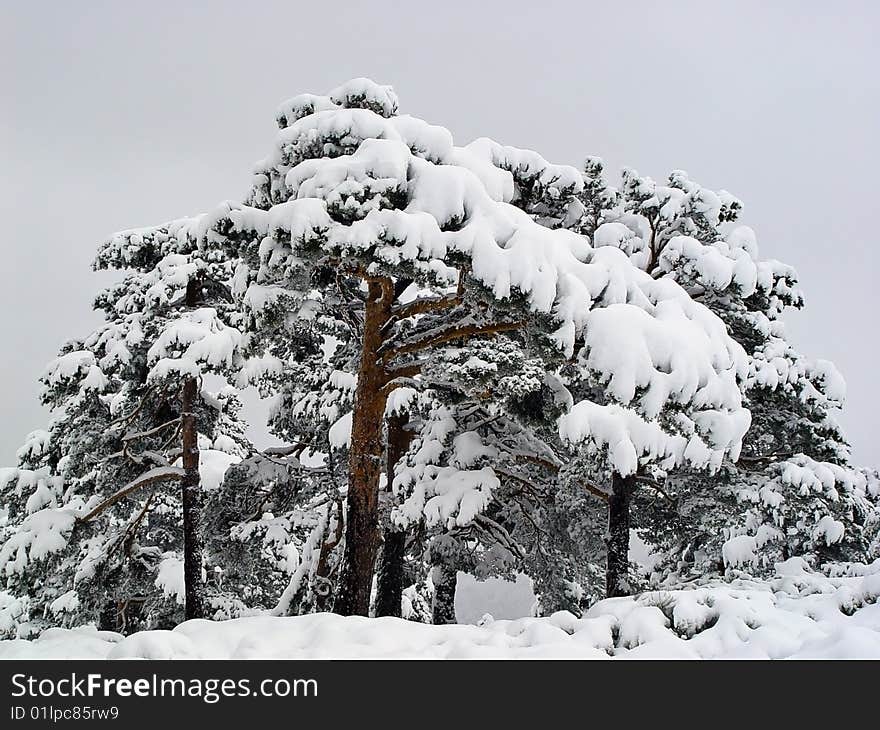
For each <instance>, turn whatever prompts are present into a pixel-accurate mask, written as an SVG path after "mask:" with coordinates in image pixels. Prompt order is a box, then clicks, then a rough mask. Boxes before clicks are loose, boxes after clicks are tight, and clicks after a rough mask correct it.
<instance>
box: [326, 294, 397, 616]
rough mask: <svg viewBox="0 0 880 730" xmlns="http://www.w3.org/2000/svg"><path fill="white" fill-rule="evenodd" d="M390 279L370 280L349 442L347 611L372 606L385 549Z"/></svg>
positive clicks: (339, 605)
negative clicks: (385, 351) (385, 354)
mask: <svg viewBox="0 0 880 730" xmlns="http://www.w3.org/2000/svg"><path fill="white" fill-rule="evenodd" d="M393 297H394V288H393V284H392V282H391V280H390V279H381V280H372V281H370V282H369V286H368V293H367V301H366V305H365V311H364V335H363V350H362V352H361V363H360V368H359V370H358V384H357V390H356V391H355V399H354V411H353V413H352V424H351V445H350V448H349V459H348V468H349V477H348V497H347V508H348V509H347V511H346V525H345V555H344V557H343V563H342V571H341V575H340V578H339V586H338V588H337V591H336V599H335V602H334V604H333V610H334V611H335V612H336V613H340V614H342V615H344V616H349V615H361V616H366V615H368V614H369V611H370V591H371V588H372V584H373V569H374V566H375V563H376V553H377V552H378V549H379V540H380V533H379V477H380V475H381V473H382V419H383V417H384V411H385V399H386V396H385V394H384V392H383V390H382V388H383V386H384V385H385V384H386V381H387V376H386V374H385V371H384V369H383V367H382V365H381V363H380V362H379V348H380V347H381V345H382V341H383V338H382V332H381V328H382V326H383V325H384V324H385V322H386V321H387V320H388V318H389V316H390V314H391V303H392V299H393Z"/></svg>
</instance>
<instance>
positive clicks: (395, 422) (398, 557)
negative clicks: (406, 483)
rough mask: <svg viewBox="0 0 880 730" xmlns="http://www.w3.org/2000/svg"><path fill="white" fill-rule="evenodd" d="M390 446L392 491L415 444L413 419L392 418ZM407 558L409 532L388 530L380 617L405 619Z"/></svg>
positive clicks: (387, 465) (388, 474)
mask: <svg viewBox="0 0 880 730" xmlns="http://www.w3.org/2000/svg"><path fill="white" fill-rule="evenodd" d="M386 423H387V424H388V446H387V449H386V462H385V475H386V478H387V480H388V488H389V489H390V488H391V482H392V481H393V479H394V466H395V465H396V464H397V462H398V461H400V460H401V459H402V458H403V455H404V454H406V451H407V449H408V448H409V445H410V443H411V442H412V440H413V434H412V432H411V431H410V430H408V429H407V427H406V426H407V423H409V416H408V415H407V414H401V415H398V416H389V417H388V418H387V419H386ZM405 554H406V530H400V529H396V528H395V527H394V526H393V525H391V526H389V527H387V528H386V529H385V531H384V534H383V539H382V557H381V560H380V561H379V570H378V576H377V581H376V615H377V616H397V617H400V615H401V605H400V602H401V599H402V598H403V561H404V556H405Z"/></svg>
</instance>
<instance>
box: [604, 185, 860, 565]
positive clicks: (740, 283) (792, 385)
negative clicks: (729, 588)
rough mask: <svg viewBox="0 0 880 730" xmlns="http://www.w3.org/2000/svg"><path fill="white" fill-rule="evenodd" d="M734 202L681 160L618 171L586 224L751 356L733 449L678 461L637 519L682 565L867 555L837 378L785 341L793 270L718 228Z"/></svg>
mask: <svg viewBox="0 0 880 730" xmlns="http://www.w3.org/2000/svg"><path fill="white" fill-rule="evenodd" d="M741 210H742V204H741V203H740V202H739V201H738V200H737V199H735V198H734V197H733V196H731V195H729V194H728V193H726V192H720V193H715V192H712V191H710V190H707V189H705V188H703V187H701V186H700V185H698V184H697V183H695V182H693V181H691V180H690V179H689V178H688V176H687V175H686V174H685V173H683V172H681V171H676V172H673V173H672V174H671V175H670V177H669V181H668V183H667V185H665V186H664V185H657V184H656V183H654V182H653V181H652V180H650V178H643V177H640V176H638V174H637V173H635V172H634V171H631V170H625V171H624V174H623V186H622V194H621V197H620V198H619V199H618V200H617V202H616V204H615V205H614V206H611V207H610V208H609V209H607V210H605V211H603V213H602V214H601V221H602V222H601V224H600V225H599V226H598V227H596V228H595V229H594V232H593V237H594V243H596V244H597V245H609V246H613V247H616V248H619V249H621V250H623V251H624V252H625V253H626V254H627V255H628V256H629V258H630V260H631V261H633V263H635V264H636V265H638V266H640V267H641V268H643V269H644V270H646V271H647V272H648V273H650V274H651V275H652V276H653V277H654V278H658V279H659V278H672V279H674V280H675V281H677V282H678V283H680V284H681V285H682V286H684V287H685V288H686V289H687V290H688V292H689V293H690V294H691V296H692V297H693V298H694V299H695V300H697V301H699V302H701V303H703V304H705V305H706V306H707V307H709V308H710V309H711V310H712V311H713V312H715V313H716V314H717V315H718V316H719V317H721V319H722V320H723V321H724V322H725V324H726V326H727V328H728V330H729V331H730V333H731V335H732V336H733V337H734V338H735V339H736V340H737V341H738V342H739V343H740V344H741V345H742V346H743V347H744V349H745V350H746V352H747V354H748V357H749V373H748V377H747V380H746V384H745V385H746V389H745V396H746V400H745V405H746V406H747V407H748V408H749V409H750V411H751V414H752V425H751V428H750V429H749V431H748V433H747V434H746V437H745V439H744V443H743V450H742V456H741V458H740V459H739V460H738V462H736V463H732V462H731V463H725V464H724V466H723V467H722V468H721V470H720V472H719V474H718V475H717V476H716V478H713V479H707V478H706V477H705V475H703V474H699V473H695V472H693V471H688V470H682V469H679V470H677V473H671V474H668V475H666V477H667V479H666V485H665V487H666V490H667V492H668V493H669V494H672V495H673V497H672V498H669V494H666V500H665V501H663V502H660V503H659V509H658V503H654V504H649V503H646V504H645V505H644V508H643V509H642V510H641V512H642V515H643V519H644V525H643V529H645V530H646V536H647V538H648V539H649V540H650V541H652V542H654V543H655V544H656V545H657V546H658V547H659V548H661V549H663V550H664V551H665V552H666V553H667V556H668V557H669V560H670V561H671V564H672V566H674V567H672V568H671V569H672V570H673V571H674V572H675V571H683V574H685V575H690V574H694V575H705V574H706V573H707V572H711V571H719V572H724V571H725V570H726V569H728V568H748V569H749V570H751V571H752V572H755V571H758V572H763V571H767V570H772V567H773V564H774V562H776V561H778V560H784V559H787V558H788V557H791V556H794V555H798V556H801V557H805V558H807V559H808V560H809V561H810V562H813V563H821V562H822V561H823V560H827V559H832V558H840V557H842V556H844V555H849V556H851V557H852V558H857V559H865V558H866V557H867V556H868V555H869V552H868V550H869V545H870V543H871V539H872V538H871V535H872V534H873V533H872V530H873V529H874V528H872V525H873V521H872V519H871V514H872V513H873V507H872V505H871V501H872V500H873V499H876V495H874V494H872V487H871V484H872V478H871V475H870V473H866V472H864V471H863V470H858V469H854V468H852V467H851V466H850V456H849V447H848V445H847V443H846V439H845V437H844V436H843V433H842V431H841V430H840V427H839V426H838V425H837V423H836V422H835V421H834V418H833V415H832V410H833V409H835V408H839V407H841V406H842V405H843V398H844V391H845V386H844V384H843V379H842V377H841V376H840V374H839V373H838V372H837V371H836V369H835V368H834V366H833V365H832V364H831V363H829V362H827V361H821V360H818V361H810V360H807V359H806V358H804V357H803V356H802V355H801V354H800V353H798V352H797V350H796V349H795V348H794V347H793V346H792V345H791V343H790V342H789V341H788V339H787V336H786V333H785V329H784V324H783V321H782V315H783V313H784V311H785V310H786V309H788V308H800V307H802V306H803V294H802V292H801V290H800V287H799V285H798V280H797V274H796V273H795V271H794V270H793V269H792V268H791V267H789V266H786V265H784V264H781V263H780V262H778V261H773V260H768V261H763V260H761V259H759V258H758V248H757V244H756V242H755V236H754V233H753V232H752V231H751V230H750V229H748V228H746V227H739V228H734V229H729V230H725V224H730V223H733V222H735V221H736V220H737V218H738V216H739V214H740V212H741ZM654 512H657V514H653V513H654ZM668 569H670V568H667V570H668ZM675 575H679V573H678V572H675Z"/></svg>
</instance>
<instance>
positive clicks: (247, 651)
mask: <svg viewBox="0 0 880 730" xmlns="http://www.w3.org/2000/svg"><path fill="white" fill-rule="evenodd" d="M840 572H841V573H843V574H841V575H839V576H833V577H828V576H823V575H818V574H815V573H812V572H810V571H808V570H806V569H805V566H804V564H803V563H802V562H801V561H800V560H799V559H791V560H789V561H786V562H785V563H781V564H779V565H778V566H777V576H776V578H775V579H773V580H771V581H767V582H758V581H752V580H738V581H734V582H731V583H710V584H707V585H702V586H695V587H693V588H689V589H681V590H674V591H657V592H650V593H644V594H642V595H640V596H637V597H635V598H618V599H609V600H605V601H601V602H599V603H597V604H596V605H595V606H593V607H592V609H590V611H589V612H588V613H587V614H586V616H584V618H581V619H577V618H575V617H574V616H572V615H571V614H569V613H557V614H554V615H553V616H550V617H547V618H521V619H516V620H497V621H496V620H492V619H491V618H490V617H485V618H484V620H483V621H482V625H456V626H430V625H425V624H419V623H414V622H409V621H404V620H401V619H394V618H380V619H368V618H362V617H348V618H344V617H341V616H335V615H332V614H314V615H308V616H297V617H289V618H280V617H272V616H256V617H251V618H241V619H235V620H232V621H224V622H211V621H201V620H198V621H187V622H185V623H183V624H181V625H180V626H178V627H177V628H175V629H174V630H173V631H144V632H140V633H137V634H134V635H132V636H129V637H122V636H120V635H119V634H114V633H111V632H99V631H96V630H95V629H93V628H80V629H73V630H70V629H50V630H48V631H46V632H44V633H43V635H42V636H41V637H40V638H38V639H36V640H34V641H24V640H12V641H2V642H0V658H2V659H16V658H103V657H109V658H148V659H159V658H163V659H164V658H181V659H183V658H344V657H383V658H393V657H400V658H404V657H415V658H487V657H524V658H539V657H541V658H543V657H565V658H607V657H609V656H620V657H629V658H786V657H788V658H880V604H878V603H877V602H876V601H877V598H878V596H880V560H877V561H875V562H874V563H872V564H870V565H867V566H866V565H853V566H849V567H848V568H847V569H846V570H845V571H844V570H842V571H840Z"/></svg>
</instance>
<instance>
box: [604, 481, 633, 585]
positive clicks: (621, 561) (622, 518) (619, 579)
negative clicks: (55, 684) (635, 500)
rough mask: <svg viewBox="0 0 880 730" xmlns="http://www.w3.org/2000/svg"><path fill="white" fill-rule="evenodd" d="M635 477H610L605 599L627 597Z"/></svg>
mask: <svg viewBox="0 0 880 730" xmlns="http://www.w3.org/2000/svg"><path fill="white" fill-rule="evenodd" d="M635 487H636V478H635V475H631V476H628V477H622V476H620V474H618V473H616V472H615V473H614V474H612V476H611V496H610V498H609V499H608V536H607V538H606V542H607V549H608V554H607V558H606V570H605V595H606V597H607V598H615V597H617V596H628V595H630V593H631V592H632V588H631V587H630V584H629V529H630V503H631V502H632V495H633V492H635Z"/></svg>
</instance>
